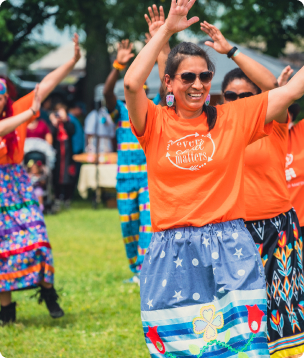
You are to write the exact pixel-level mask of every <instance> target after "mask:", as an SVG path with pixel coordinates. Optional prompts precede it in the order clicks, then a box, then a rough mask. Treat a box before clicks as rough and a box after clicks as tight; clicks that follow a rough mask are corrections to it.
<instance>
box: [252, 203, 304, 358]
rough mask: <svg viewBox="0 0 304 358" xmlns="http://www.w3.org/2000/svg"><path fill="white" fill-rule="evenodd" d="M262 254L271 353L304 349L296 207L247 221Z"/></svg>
mask: <svg viewBox="0 0 304 358" xmlns="http://www.w3.org/2000/svg"><path fill="white" fill-rule="evenodd" d="M246 226H247V229H248V230H249V232H250V233H251V235H252V237H253V239H254V241H255V243H256V246H257V248H258V250H259V252H260V255H261V257H262V262H263V265H264V269H265V273H266V281H267V282H266V287H267V327H268V341H269V351H270V354H271V357H275V358H281V357H288V356H291V355H296V354H301V353H304V276H303V239H302V235H301V230H300V226H299V222H298V218H297V215H296V212H295V210H294V209H291V210H290V211H288V212H287V213H284V214H280V215H279V216H277V217H275V218H273V219H268V220H261V221H255V222H253V221H247V222H246Z"/></svg>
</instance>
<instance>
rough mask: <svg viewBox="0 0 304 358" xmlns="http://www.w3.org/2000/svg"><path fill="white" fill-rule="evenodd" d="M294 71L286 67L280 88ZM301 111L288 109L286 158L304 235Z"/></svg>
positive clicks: (303, 127)
mask: <svg viewBox="0 0 304 358" xmlns="http://www.w3.org/2000/svg"><path fill="white" fill-rule="evenodd" d="M292 73H293V69H291V67H290V66H286V67H285V68H284V70H283V71H282V73H281V75H280V76H279V78H278V83H279V85H280V86H284V85H286V83H287V82H288V80H289V77H290V76H291V75H292ZM300 111H301V107H300V105H299V104H298V103H294V104H292V105H291V106H290V107H289V108H288V112H289V116H290V123H289V133H288V150H287V156H286V167H285V176H286V182H287V188H288V190H289V194H290V199H291V203H292V205H293V206H294V208H295V210H296V212H297V216H298V218H299V223H300V226H301V233H302V234H303V233H304V205H303V203H304V201H303V198H304V170H303V168H304V166H303V159H304V152H303V138H304V136H303V135H304V121H303V120H300V121H297V117H298V115H299V113H300Z"/></svg>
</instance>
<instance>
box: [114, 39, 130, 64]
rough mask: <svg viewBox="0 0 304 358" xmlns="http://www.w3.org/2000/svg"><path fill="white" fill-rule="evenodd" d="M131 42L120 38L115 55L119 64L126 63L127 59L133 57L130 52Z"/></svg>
mask: <svg viewBox="0 0 304 358" xmlns="http://www.w3.org/2000/svg"><path fill="white" fill-rule="evenodd" d="M132 48H133V44H132V43H130V42H129V40H122V41H121V43H119V44H118V49H117V56H116V60H117V61H118V63H120V64H121V65H126V64H127V63H128V62H129V60H130V59H131V58H132V57H134V54H133V53H132Z"/></svg>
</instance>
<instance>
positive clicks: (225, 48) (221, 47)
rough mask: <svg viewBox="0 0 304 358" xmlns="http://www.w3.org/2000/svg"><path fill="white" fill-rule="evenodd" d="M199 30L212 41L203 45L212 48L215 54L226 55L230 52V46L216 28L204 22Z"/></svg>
mask: <svg viewBox="0 0 304 358" xmlns="http://www.w3.org/2000/svg"><path fill="white" fill-rule="evenodd" d="M201 30H202V31H204V32H205V33H206V34H207V35H208V36H210V37H211V39H212V40H213V41H214V42H211V41H206V42H205V45H207V46H209V47H212V48H213V49H214V50H215V51H216V52H218V53H221V54H227V53H228V52H229V51H230V50H231V48H232V46H231V45H230V44H229V42H228V41H227V40H226V39H225V37H224V36H223V34H222V33H221V31H220V30H219V29H218V28H217V27H215V26H214V25H211V24H209V23H208V22H207V21H204V22H202V23H201Z"/></svg>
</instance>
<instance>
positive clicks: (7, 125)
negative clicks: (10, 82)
mask: <svg viewBox="0 0 304 358" xmlns="http://www.w3.org/2000/svg"><path fill="white" fill-rule="evenodd" d="M38 89H39V85H36V88H35V97H34V99H33V103H32V106H31V108H30V109H28V110H26V111H24V112H22V113H20V114H18V115H16V116H13V117H9V118H5V119H2V120H1V121H0V137H4V136H5V135H6V134H8V133H11V132H12V131H14V130H15V129H16V128H17V127H19V126H20V125H21V124H23V123H25V122H27V121H28V120H29V119H30V118H31V117H33V114H36V112H38V111H39V109H40V105H41V95H40V92H39V94H38Z"/></svg>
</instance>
